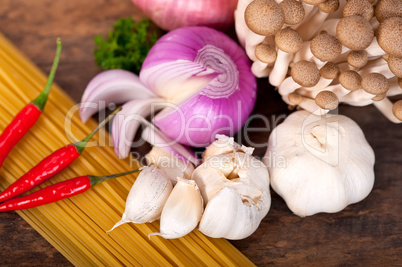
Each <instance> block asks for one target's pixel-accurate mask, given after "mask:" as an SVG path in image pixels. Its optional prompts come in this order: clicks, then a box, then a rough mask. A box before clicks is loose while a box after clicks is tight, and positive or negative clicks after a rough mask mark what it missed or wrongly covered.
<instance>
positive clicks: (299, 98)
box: [288, 93, 303, 105]
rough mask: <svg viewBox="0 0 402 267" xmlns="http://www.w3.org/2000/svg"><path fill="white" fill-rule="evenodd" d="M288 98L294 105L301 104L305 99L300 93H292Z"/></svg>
mask: <svg viewBox="0 0 402 267" xmlns="http://www.w3.org/2000/svg"><path fill="white" fill-rule="evenodd" d="M288 99H289V102H290V103H292V104H293V105H299V104H300V103H301V102H302V101H303V97H302V96H301V95H300V94H298V93H290V94H289V95H288Z"/></svg>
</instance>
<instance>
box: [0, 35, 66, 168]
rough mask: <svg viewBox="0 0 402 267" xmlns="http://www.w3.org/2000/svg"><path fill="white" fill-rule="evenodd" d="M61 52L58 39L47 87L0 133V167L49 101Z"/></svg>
mask: <svg viewBox="0 0 402 267" xmlns="http://www.w3.org/2000/svg"><path fill="white" fill-rule="evenodd" d="M60 52H61V41H60V40H59V39H57V50H56V56H55V58H54V61H53V66H52V69H51V71H50V74H49V78H48V81H47V83H46V86H45V88H44V89H43V91H42V92H41V93H40V95H39V96H38V97H37V98H36V99H34V100H33V101H32V102H31V103H29V104H28V105H26V106H25V107H24V108H23V109H22V110H21V111H20V112H19V113H18V114H17V115H16V116H15V118H14V119H13V120H12V121H11V123H10V124H9V125H8V126H7V127H6V128H5V129H4V131H3V133H2V134H1V135H0V167H1V166H2V165H3V162H4V160H5V159H6V157H7V155H8V153H10V151H11V149H12V148H13V147H14V146H15V145H16V144H17V143H18V141H20V140H21V138H22V137H23V136H24V135H25V134H26V133H27V132H28V131H29V129H30V128H31V127H32V126H33V125H34V124H35V123H36V121H37V120H38V119H39V116H40V115H41V114H42V111H43V109H44V107H45V104H46V102H47V98H48V96H49V92H50V89H51V87H52V83H53V79H54V75H55V74H56V69H57V65H58V64H59V59H60Z"/></svg>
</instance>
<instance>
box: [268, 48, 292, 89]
mask: <svg viewBox="0 0 402 267" xmlns="http://www.w3.org/2000/svg"><path fill="white" fill-rule="evenodd" d="M292 58H293V54H291V53H286V52H283V51H282V50H280V49H279V50H278V56H277V58H276V61H275V64H274V67H273V69H272V71H271V73H270V75H269V83H270V84H271V85H273V86H279V85H280V84H281V83H282V82H283V80H284V79H285V77H286V74H287V73H288V67H289V62H290V61H291V60H292Z"/></svg>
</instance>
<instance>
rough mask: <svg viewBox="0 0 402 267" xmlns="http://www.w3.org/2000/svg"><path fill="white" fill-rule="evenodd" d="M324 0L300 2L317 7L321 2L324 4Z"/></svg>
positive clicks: (304, 0)
mask: <svg viewBox="0 0 402 267" xmlns="http://www.w3.org/2000/svg"><path fill="white" fill-rule="evenodd" d="M325 1H326V0H302V2H304V3H306V4H309V5H318V4H321V3H323V2H325Z"/></svg>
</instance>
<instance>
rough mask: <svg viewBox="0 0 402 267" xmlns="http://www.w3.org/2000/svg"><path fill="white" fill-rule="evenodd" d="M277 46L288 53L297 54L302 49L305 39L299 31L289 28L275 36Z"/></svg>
mask: <svg viewBox="0 0 402 267" xmlns="http://www.w3.org/2000/svg"><path fill="white" fill-rule="evenodd" d="M275 44H276V46H278V48H279V49H280V50H282V51H284V52H286V53H296V52H297V51H299V50H300V48H301V47H302V44H303V39H302V37H301V36H300V34H299V33H298V32H297V31H295V30H293V29H291V28H289V27H287V28H283V29H282V30H280V31H279V32H278V33H277V34H276V35H275Z"/></svg>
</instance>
